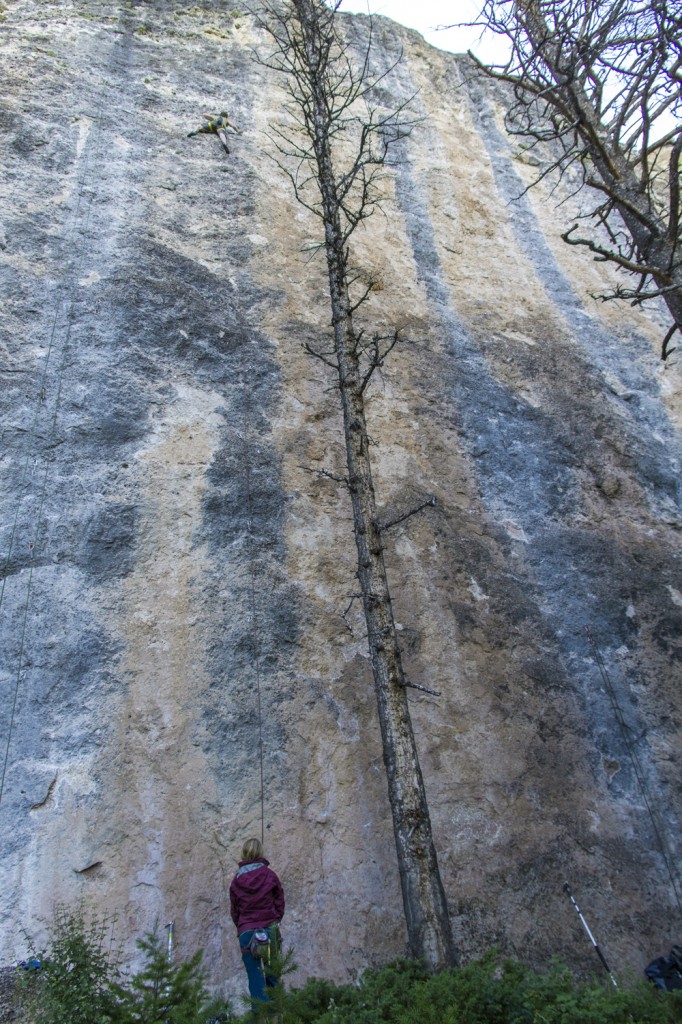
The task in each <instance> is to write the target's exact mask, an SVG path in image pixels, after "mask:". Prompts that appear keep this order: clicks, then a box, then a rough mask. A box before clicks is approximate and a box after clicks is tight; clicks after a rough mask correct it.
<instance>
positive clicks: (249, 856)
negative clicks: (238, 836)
mask: <svg viewBox="0 0 682 1024" xmlns="http://www.w3.org/2000/svg"><path fill="white" fill-rule="evenodd" d="M262 856H263V844H262V843H261V841H260V839H247V840H246V842H245V843H244V846H243V847H242V860H258V859H259V857H262Z"/></svg>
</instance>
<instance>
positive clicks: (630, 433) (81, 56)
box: [0, 0, 682, 993]
mask: <svg viewBox="0 0 682 1024" xmlns="http://www.w3.org/2000/svg"><path fill="white" fill-rule="evenodd" d="M4 19H5V20H4V21H3V23H2V25H1V26H0V30H1V31H2V33H3V35H4V44H3V48H2V52H1V54H0V59H2V61H3V65H4V67H3V74H4V81H5V82H6V83H7V84H6V88H5V99H4V100H3V104H2V110H1V111H0V130H1V131H2V138H3V151H4V154H5V159H4V170H3V176H2V184H1V188H2V209H3V211H4V212H3V213H2V233H1V235H0V244H1V245H2V250H1V251H0V259H1V261H2V265H3V275H2V280H3V300H4V305H3V311H2V314H1V317H2V319H1V320H0V324H1V326H2V332H3V334H2V340H1V341H0V345H1V347H0V377H1V379H2V397H1V398H0V417H1V418H0V431H1V436H2V450H1V451H0V488H1V489H2V491H1V493H2V509H3V514H2V522H1V524H0V530H1V538H2V579H1V581H0V586H1V590H0V599H1V604H0V630H1V631H2V638H1V647H2V651H3V658H2V663H1V664H0V684H1V686H2V695H3V712H2V717H1V719H0V721H1V729H0V741H1V743H2V748H1V749H0V756H1V757H2V758H3V759H5V758H6V765H5V771H4V778H3V789H2V799H1V803H0V817H1V819H2V833H1V834H2V860H1V863H2V868H1V869H0V870H1V885H0V892H1V893H2V895H1V896H0V899H1V900H2V909H3V915H2V916H3V921H4V924H3V926H2V932H1V935H0V943H1V948H2V959H3V960H4V961H5V962H8V961H9V960H11V958H13V957H16V956H19V955H23V953H24V952H25V947H24V943H23V940H22V938H21V931H20V928H21V927H25V928H26V929H28V931H29V932H32V933H34V934H36V935H40V933H41V929H42V924H41V922H42V921H44V920H45V919H46V918H49V915H50V909H51V906H52V904H53V901H54V900H55V899H59V900H63V901H67V902H72V901H74V900H76V899H77V898H79V897H83V898H84V899H85V900H86V903H87V904H89V905H91V906H93V907H95V908H97V909H98V910H99V912H100V913H104V914H107V915H114V914H115V915H116V916H117V919H118V922H119V923H118V928H119V930H120V932H121V933H122V935H123V936H124V937H126V938H127V939H128V943H129V945H128V948H129V949H132V944H133V939H134V937H135V936H136V935H139V934H140V933H141V932H142V931H143V930H145V929H147V928H149V927H151V926H152V925H153V923H154V921H155V920H158V921H159V922H160V924H161V925H163V924H165V923H166V921H168V920H169V919H171V918H174V919H175V921H176V930H177V937H178V944H179V952H180V953H190V952H191V951H193V950H194V949H195V948H196V947H197V946H203V947H204V948H205V950H206V957H207V964H208V966H209V969H210V972H211V976H212V978H213V980H214V982H215V983H216V984H222V985H224V986H225V989H226V991H228V992H232V993H237V992H241V991H243V989H244V987H245V986H244V979H243V978H242V968H241V963H240V961H239V957H238V954H237V953H236V945H235V942H234V936H233V929H232V925H231V923H230V922H229V919H228V913H227V903H226V894H227V886H228V885H229V880H230V878H231V875H232V872H233V870H234V866H235V861H236V859H237V857H238V855H239V849H240V846H241V842H242V840H243V839H244V838H245V837H246V836H248V835H251V834H255V835H258V834H259V833H260V829H261V825H263V827H264V830H265V837H266V845H267V847H268V851H269V854H270V856H271V859H272V861H273V865H274V866H275V867H276V868H277V870H278V872H279V873H280V874H281V876H282V878H283V881H284V883H285V887H286V890H287V897H288V910H287V915H286V919H285V923H286V929H285V936H286V939H287V941H290V942H292V943H293V944H294V945H295V947H296V950H297V958H298V960H299V963H300V965H301V966H300V971H299V974H298V978H299V980H300V979H302V978H303V977H305V976H306V975H308V974H311V973H320V972H321V971H322V970H324V972H325V973H328V974H329V975H333V976H335V977H337V978H339V979H346V978H355V977H357V975H358V973H359V972H360V971H361V970H362V969H363V967H364V966H366V965H367V964H368V963H372V962H381V961H384V960H386V959H388V958H390V957H393V956H397V955H400V954H401V953H402V952H403V950H404V945H405V935H404V925H403V920H402V907H401V897H400V890H399V882H398V877H397V870H396V865H395V859H394V853H393V842H392V828H391V823H390V815H389V812H388V807H387V800H386V793H385V782H384V778H383V766H382V761H381V750H380V744H379V739H378V729H377V726H376V721H375V714H374V707H373V692H372V683H371V674H370V670H369V665H368V660H367V655H366V650H365V643H364V640H363V624H362V617H361V614H360V608H359V603H358V601H357V600H354V599H353V595H354V593H355V592H356V589H357V582H356V581H355V580H354V573H355V551H354V543H353V537H352V532H351V523H350V508H349V505H348V503H347V500H346V496H345V495H344V494H343V493H342V491H341V490H340V489H339V487H338V486H337V485H336V483H335V482H334V481H333V480H331V479H330V478H329V477H325V476H324V475H321V474H320V473H319V472H318V471H319V470H326V471H328V472H330V473H337V472H340V471H341V469H342V460H343V449H342V443H341V435H340V416H339V411H338V407H337V404H336V398H335V394H334V392H333V389H330V384H331V381H330V380H329V379H328V378H327V377H326V376H325V372H324V368H323V367H322V365H321V364H317V363H314V362H312V361H311V360H310V358H309V357H308V356H307V355H306V354H305V352H304V350H303V347H302V346H303V343H305V342H306V341H314V340H317V339H319V338H321V337H322V336H323V335H324V332H325V331H326V329H327V324H328V317H329V314H328V312H327V296H326V289H325V279H324V268H323V265H322V263H321V261H320V259H319V257H318V258H317V259H315V258H313V259H311V258H310V254H309V252H306V247H309V246H310V244H311V242H314V241H315V240H316V239H317V233H316V232H317V225H316V224H315V223H314V221H313V219H312V218H311V217H310V216H309V215H308V214H307V213H306V212H305V211H304V210H302V208H300V207H298V206H297V205H296V204H295V202H294V200H293V197H292V196H291V195H290V192H289V190H288V188H287V185H286V182H285V180H284V178H283V176H282V174H281V173H280V172H279V171H278V169H277V167H276V166H275V164H274V163H273V162H272V161H271V160H270V159H268V156H267V154H268V153H269V152H270V150H271V144H270V143H269V142H268V139H267V135H266V132H267V127H268V123H269V122H270V121H271V119H272V117H273V116H274V115H275V114H276V112H277V111H278V110H279V109H280V107H281V103H282V98H283V94H282V92H281V88H280V84H279V83H277V82H276V81H275V80H273V78H271V77H270V76H269V75H268V74H267V73H266V72H265V71H264V70H263V69H261V68H259V67H258V66H257V65H256V64H255V63H254V62H253V61H252V59H251V55H250V49H251V48H252V47H254V46H256V47H258V46H261V45H263V40H262V39H260V38H259V37H258V36H257V35H256V34H255V32H254V29H253V27H252V24H251V22H250V20H249V18H248V17H247V16H245V15H243V14H240V13H239V11H238V10H237V5H235V9H234V11H231V12H227V11H226V9H225V5H223V4H221V3H218V2H214V3H211V2H203V3H197V4H194V5H187V4H183V3H179V2H174V0H173V2H161V0H157V2H141V0H140V2H137V0H135V2H133V3H130V4H118V3H106V2H102V3H100V2H97V0H90V2H87V3H85V2H81V0H67V2H60V3H57V2H43V3H38V2H37V0H14V2H10V3H8V4H7V11H6V12H5V14H4ZM375 29H376V32H375V36H376V44H377V49H376V52H375V60H376V62H377V65H378V66H386V64H387V63H388V62H389V61H390V60H391V59H393V58H394V57H395V56H396V55H397V53H398V52H399V49H400V47H401V46H402V47H404V50H405V61H404V63H403V64H402V65H401V67H400V68H399V69H398V70H397V72H396V73H395V74H394V75H393V76H392V78H391V79H390V81H389V82H387V83H386V89H387V90H388V91H387V93H386V94H385V95H384V96H382V97H379V100H380V101H381V102H385V103H386V104H395V103H397V102H400V101H402V100H404V99H405V98H407V97H408V96H410V95H412V94H415V93H416V98H415V100H414V105H415V108H416V110H417V113H419V114H421V115H424V118H425V119H424V121H423V123H422V124H421V125H420V127H419V128H418V130H416V131H415V133H414V135H413V137H412V139H411V140H410V141H409V143H407V144H406V145H405V148H404V150H403V151H402V152H401V153H400V154H399V157H398V158H397V159H396V161H395V165H394V166H392V167H391V168H390V169H389V173H388V175H387V179H386V181H385V186H384V187H385V189H386V200H387V201H386V206H385V215H379V216H376V217H374V218H372V219H371V221H370V222H369V223H368V225H367V227H366V229H365V230H364V232H363V233H362V235H361V236H360V237H359V238H358V245H357V253H356V255H357V258H358V261H359V262H360V263H361V264H362V265H363V267H364V268H365V269H366V271H367V272H368V273H371V274H372V275H374V276H375V277H376V279H377V286H376V289H375V291H374V292H373V294H372V298H371V300H370V304H369V308H370V311H371V313H372V316H373V317H374V318H375V320H374V322H376V323H377V324H379V325H382V324H384V325H386V324H399V325H400V326H402V327H403V333H404V336H405V338H406V343H405V344H404V345H402V346H401V347H400V348H399V349H398V350H396V352H395V353H394V355H393V356H392V357H391V359H390V361H389V362H388V363H387V365H386V367H385V368H384V370H383V371H382V375H381V377H380V378H378V379H377V381H376V382H375V383H374V384H373V385H372V389H371V390H370V392H369V396H368V411H369V419H370V430H371V433H372V438H373V440H374V442H375V447H374V448H373V453H374V459H375V472H376V482H377V490H378V495H379V498H380V501H381V502H382V504H383V507H384V513H385V516H386V518H387V519H391V518H397V517H399V516H400V515H401V514H402V513H403V512H404V511H405V510H407V509H409V508H410V507H411V506H412V505H414V504H415V503H417V502H418V501H419V500H420V498H421V497H422V496H426V495H435V497H436V499H437V504H436V506H435V507H430V508H429V509H428V510H427V511H424V512H423V513H421V514H420V515H418V516H415V517H411V518H408V519H406V520H404V521H403V522H401V523H400V524H399V525H396V526H394V527H392V528H391V529H390V530H388V531H387V533H386V536H387V550H386V555H387V561H388V569H389V576H390V580H391V585H392V588H393V594H394V604H395V612H396V617H397V620H398V623H399V625H398V628H399V630H400V631H401V635H402V636H403V637H404V654H405V659H406V667H407V669H408V672H409V675H410V677H411V678H412V679H413V680H414V681H415V682H419V683H421V684H423V685H425V686H427V687H430V688H432V689H436V690H439V691H441V692H442V697H441V698H439V699H437V700H436V699H433V698H428V697H425V696H423V695H419V694H418V693H417V691H414V698H413V701H412V707H413V713H414V725H415V731H416V734H417V737H418V743H419V747H420V753H421V756H422V759H423V768H424V774H425V781H426V786H427V792H428V795H429V799H430V805H431V811H432V817H433V823H434V829H435V834H436V840H437V845H438V848H439V855H440V858H441V866H442V871H443V876H444V882H445V886H446V890H447V893H448V898H449V901H450V906H451V912H452V915H453V922H454V927H455V932H456V938H457V942H458V945H459V947H460V949H461V951H462V955H463V956H464V957H470V956H473V955H476V954H477V953H479V952H481V951H482V950H483V949H485V948H486V947H487V946H489V945H490V944H492V943H495V944H497V945H499V946H501V947H502V948H503V949H505V950H506V951H508V952H509V953H511V954H516V955H518V956H520V957H522V958H524V959H527V960H530V961H532V962H534V963H542V962H544V961H545V960H546V959H547V957H548V956H549V955H550V954H553V953H556V952H559V953H561V954H562V955H564V956H565V957H566V958H567V959H568V960H569V961H570V962H571V963H573V964H574V965H575V966H577V967H582V968H585V967H587V966H590V965H591V963H592V961H591V951H590V949H589V947H587V948H586V939H585V937H584V935H583V934H582V933H581V931H580V928H579V923H578V922H577V919H576V918H575V914H574V912H573V911H572V909H571V908H570V905H568V904H567V901H566V900H565V897H564V896H563V895H562V892H561V886H562V883H563V881H564V880H565V879H566V878H568V879H569V880H570V881H571V883H572V884H573V887H574V889H575V891H576V893H577V894H578V896H579V897H581V902H583V903H584V905H585V908H586V910H587V908H589V917H590V921H591V923H592V925H593V927H594V929H595V930H596V931H597V932H598V935H599V939H600V942H601V944H602V946H603V947H604V948H605V950H606V952H607V955H609V956H610V958H611V959H613V960H614V961H616V962H619V961H620V960H621V959H623V960H625V961H626V962H627V963H628V964H630V965H632V966H633V967H634V968H635V969H636V970H637V969H639V968H640V967H641V966H642V964H643V963H644V962H645V961H646V960H647V959H649V958H650V957H651V956H653V955H655V954H657V953H659V952H664V951H666V948H667V946H669V945H670V943H671V942H672V941H674V940H676V939H678V938H679V928H680V923H681V922H680V907H679V903H678V902H677V900H676V898H675V891H674V888H673V885H672V884H671V878H670V876H669V868H672V870H673V874H674V872H675V871H676V863H677V861H678V860H679V849H678V848H677V844H678V835H679V812H680V785H679V767H680V745H679V718H680V697H679V656H680V635H681V632H680V624H681V620H682V611H681V609H682V581H681V580H680V572H679V569H680V565H679V551H680V548H679V526H680V519H679V462H678V459H679V415H680V405H679V401H680V399H679V356H677V355H676V356H673V358H672V360H671V361H670V363H669V365H668V366H667V367H665V368H664V367H663V366H662V364H661V363H660V361H659V360H658V359H657V349H658V345H659V342H660V337H661V325H662V323H663V319H662V318H661V317H660V314H659V313H658V312H657V311H655V310H648V311H647V310H644V311H641V310H640V311H634V310H632V309H630V308H629V307H622V306H621V307H617V306H614V305H603V304H600V303H597V302H595V301H594V300H593V299H592V298H591V297H590V296H591V294H592V293H595V292H599V291H603V290H604V289H605V287H607V286H608V283H609V281H610V278H609V271H608V268H606V269H605V268H603V267H601V268H600V267H599V266H597V265H595V264H593V263H592V262H590V261H589V260H588V259H587V258H581V257H580V256H579V255H577V254H576V252H575V251H574V250H571V249H568V247H566V246H563V243H562V242H561V241H560V239H559V229H560V227H561V225H562V224H563V223H564V221H563V219H562V218H564V217H566V212H565V209H561V210H559V211H557V210H556V208H555V206H554V204H553V203H552V202H551V201H550V199H549V197H548V195H547V193H546V191H545V190H543V189H542V188H539V189H536V190H533V191H531V192H530V193H528V194H526V195H525V196H524V197H523V198H522V199H521V200H520V201H518V202H512V200H513V199H515V198H516V197H518V196H519V194H520V193H521V192H522V191H523V188H524V187H525V185H526V184H528V183H529V182H530V181H531V180H532V175H533V173H534V170H535V168H533V166H531V165H529V163H528V162H527V161H528V157H527V156H525V155H524V154H523V153H522V152H520V151H519V150H517V149H516V148H515V147H514V144H513V143H512V142H510V141H509V140H508V138H507V137H506V136H505V134H504V131H503V128H502V106H501V102H502V97H501V96H500V95H499V94H498V92H497V91H496V89H494V88H493V87H492V86H490V85H489V84H488V85H486V84H480V83H478V84H477V83H468V82H467V81H466V76H465V74H464V68H465V62H464V60H463V59H462V58H458V57H454V56H452V55H449V54H445V53H441V52H439V51H436V50H433V49H432V48H431V47H429V46H428V45H427V44H426V43H424V41H423V40H422V39H421V38H420V37H419V36H417V35H416V34H414V33H411V32H408V31H406V30H402V29H400V28H399V27H397V26H395V25H393V24H392V23H391V22H388V21H386V20H384V19H378V20H377V23H376V26H375ZM347 31H348V32H349V34H350V38H351V39H352V40H353V44H354V45H356V44H357V45H358V46H360V45H361V44H362V40H363V39H364V38H366V32H367V21H366V19H364V18H362V17H354V18H349V19H347ZM220 109H227V110H228V111H229V112H230V114H231V116H232V117H233V119H234V121H235V122H236V124H238V125H239V126H240V127H242V128H243V130H244V131H243V134H242V135H241V136H239V137H238V138H235V139H234V143H233V145H232V152H231V154H230V156H229V158H227V157H225V155H224V154H223V153H222V151H221V150H220V147H219V146H218V144H217V142H216V141H215V140H212V139H209V138H205V137H204V138H202V137H199V138H195V139H187V138H186V134H187V132H188V131H189V130H191V129H192V128H194V127H195V126H196V125H197V124H198V123H199V121H200V118H201V115H202V114H203V113H204V112H209V111H218V110H220ZM344 613H345V614H344ZM586 624H589V625H590V627H591V629H592V632H593V635H594V637H595V638H596V640H597V642H598V645H599V649H600V650H601V653H602V655H603V658H604V662H605V665H606V669H607V673H608V676H607V681H608V684H609V685H606V684H605V681H604V679H603V677H602V676H601V674H600V672H599V670H598V667H597V664H596V662H595V659H594V656H593V653H594V652H593V650H592V649H591V648H590V645H589V644H588V642H587V639H586V635H585V630H584V627H585V625H586ZM259 707H260V714H259ZM261 730H262V739H263V749H264V761H263V766H262V768H263V777H264V794H265V800H264V802H263V804H261V798H260V797H261V765H260V761H259V756H258V751H259V743H260V737H261ZM650 809H651V810H652V811H653V816H652V814H651V813H650ZM661 840H662V841H663V844H664V847H665V849H666V850H667V852H668V854H669V855H670V856H669V857H668V859H667V860H666V857H665V856H664V855H663V852H662V850H661ZM672 881H673V882H674V883H675V885H676V887H677V892H678V893H680V891H681V889H680V879H679V875H675V874H674V877H673V880H672ZM311 923H312V925H314V928H315V936H314V941H313V939H312V938H311Z"/></svg>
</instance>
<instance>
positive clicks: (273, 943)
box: [239, 924, 280, 1002]
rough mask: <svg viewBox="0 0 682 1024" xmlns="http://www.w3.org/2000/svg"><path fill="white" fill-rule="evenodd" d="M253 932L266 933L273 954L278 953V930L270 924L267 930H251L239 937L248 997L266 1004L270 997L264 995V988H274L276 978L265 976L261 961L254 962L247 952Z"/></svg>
mask: <svg viewBox="0 0 682 1024" xmlns="http://www.w3.org/2000/svg"><path fill="white" fill-rule="evenodd" d="M255 932H267V933H268V935H269V936H270V949H271V950H272V953H273V954H276V953H278V952H279V943H280V936H279V929H278V927H277V925H276V924H271V925H270V927H269V928H251V929H249V931H247V932H242V933H241V935H240V936H239V945H240V946H241V950H242V960H243V962H244V967H245V968H246V977H247V978H248V979H249V995H250V996H251V998H252V999H260V1001H261V1002H266V1001H267V1000H268V999H269V998H270V996H269V995H267V993H266V991H265V990H266V988H274V987H275V985H276V984H277V978H275V977H274V975H271V974H267V973H266V972H267V968H266V965H265V963H264V962H263V961H262V960H255V959H254V958H253V957H252V956H251V954H250V953H249V951H248V945H249V943H250V942H251V939H252V937H253V935H254V933H255Z"/></svg>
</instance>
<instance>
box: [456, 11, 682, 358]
mask: <svg viewBox="0 0 682 1024" xmlns="http://www.w3.org/2000/svg"><path fill="white" fill-rule="evenodd" d="M474 24H477V25H480V26H481V27H484V28H487V29H490V30H492V31H493V32H495V33H497V34H498V35H501V36H504V37H505V38H506V40H507V41H508V44H509V48H510V49H509V59H508V61H507V62H506V63H505V64H504V65H493V66H486V65H483V64H482V63H481V62H480V61H478V60H477V59H476V58H475V57H473V55H471V54H470V56H471V58H472V63H473V65H474V67H475V69H476V70H477V71H478V72H479V73H484V74H486V75H488V76H490V77H492V78H496V79H498V80H500V81H502V82H506V83H508V84H509V85H510V86H511V95H512V99H511V101H510V104H509V108H508V110H507V114H506V119H505V121H506V125H507V128H508V130H509V131H510V132H511V133H512V134H514V135H518V136H525V137H527V138H530V139H532V140H533V142H534V143H535V142H544V143H547V144H549V146H550V148H549V150H547V151H546V152H547V154H548V155H547V156H546V159H545V167H544V169H543V170H542V171H541V173H540V174H539V176H538V178H537V179H536V182H535V183H537V181H539V180H542V178H543V177H545V176H546V175H547V174H548V173H552V172H556V173H557V174H558V176H559V177H561V176H562V175H564V174H565V173H566V171H567V169H568V168H569V167H570V166H572V165H573V164H575V163H578V164H579V165H580V166H581V167H582V183H583V184H584V185H585V186H587V187H588V188H591V189H593V190H595V191H598V192H601V193H603V194H604V195H606V196H607V197H608V200H609V202H608V203H607V204H603V203H601V202H600V203H597V204H596V205H594V206H592V208H591V210H589V212H587V213H586V214H584V216H583V218H582V219H585V220H589V219H591V220H592V221H593V222H594V224H595V225H596V232H595V234H594V236H593V237H592V238H591V239H587V238H575V237H573V231H574V230H575V226H574V227H573V228H571V229H570V230H569V231H567V232H565V233H564V234H563V235H562V237H563V238H564V240H565V241H567V242H568V243H569V244H572V245H583V246H585V247H587V248H588V249H589V250H590V251H592V252H593V253H594V255H595V258H596V259H598V260H605V261H609V262H613V263H615V264H617V266H618V267H620V268H622V269H623V270H627V271H629V272H630V273H633V274H635V275H644V276H652V277H653V279H654V281H655V282H656V284H657V286H658V287H657V288H656V289H654V290H650V291H647V292H643V293H642V296H641V298H640V301H644V300H645V299H646V300H648V299H653V298H656V297H663V298H664V300H665V302H666V304H667V306H668V310H669V312H670V314H671V316H672V318H673V322H674V324H675V325H676V327H678V328H680V327H682V259H681V258H680V251H681V249H682V246H681V245H680V242H681V239H680V182H679V176H680V152H681V151H682V89H681V88H680V83H681V82H682V7H681V6H680V4H679V2H671V0H483V3H482V10H481V15H480V17H479V19H478V20H477V21H476V22H475V23H474ZM552 147H553V151H552ZM668 149H669V154H668ZM666 161H667V183H666V182H665V178H666V167H665V164H666ZM600 231H605V232H606V236H607V241H606V242H605V240H604V238H603V236H602V235H601V234H600ZM609 243H610V244H609ZM613 296H614V297H619V296H620V290H619V289H615V290H614V292H613ZM673 333H674V332H673ZM663 350H664V352H667V351H668V349H667V345H665V344H664V346H663Z"/></svg>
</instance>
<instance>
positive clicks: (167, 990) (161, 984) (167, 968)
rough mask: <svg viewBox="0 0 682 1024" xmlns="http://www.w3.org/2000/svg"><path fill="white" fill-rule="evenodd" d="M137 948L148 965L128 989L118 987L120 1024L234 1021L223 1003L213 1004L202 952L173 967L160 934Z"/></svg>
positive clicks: (148, 936)
mask: <svg viewBox="0 0 682 1024" xmlns="http://www.w3.org/2000/svg"><path fill="white" fill-rule="evenodd" d="M137 945H138V947H139V948H140V949H141V950H142V951H143V953H144V954H145V957H146V964H145V966H144V967H143V968H142V970H141V971H140V972H139V973H138V974H136V975H134V976H133V978H131V980H130V982H129V983H128V985H126V986H123V985H116V986H115V987H114V988H115V992H116V995H117V997H118V1007H117V1013H118V1016H116V1017H115V1018H114V1020H115V1022H116V1024H133V1022H135V1024H159V1022H161V1021H163V1022H164V1024H208V1022H210V1021H218V1022H220V1024H223V1022H224V1024H229V1022H231V1021H233V1020H234V1017H233V1016H232V1014H231V1013H229V1012H227V1008H226V1006H225V1004H224V1003H223V1002H222V1001H220V1002H218V1001H213V1002H211V1001H210V1000H209V997H208V992H207V989H206V975H205V972H204V970H203V968H202V966H201V960H202V955H203V954H202V952H201V950H200V951H199V952H197V953H195V954H194V956H193V957H191V959H189V960H186V961H181V962H180V963H178V964H175V963H171V962H169V960H168V957H167V955H166V947H165V942H164V940H163V938H162V936H161V935H159V933H158V931H156V930H154V931H153V932H148V933H147V934H146V935H145V936H144V938H142V939H139V940H138V943H137Z"/></svg>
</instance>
